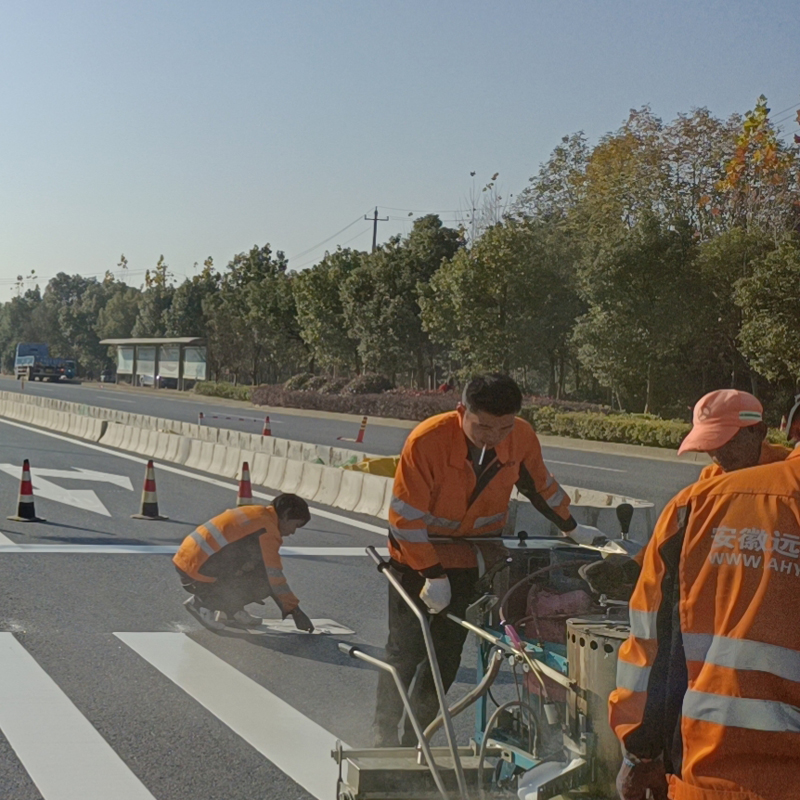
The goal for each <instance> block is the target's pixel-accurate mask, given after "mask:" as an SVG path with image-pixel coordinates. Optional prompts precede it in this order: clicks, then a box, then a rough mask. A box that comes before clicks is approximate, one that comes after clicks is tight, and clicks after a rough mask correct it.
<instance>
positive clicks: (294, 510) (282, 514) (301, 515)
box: [272, 494, 311, 525]
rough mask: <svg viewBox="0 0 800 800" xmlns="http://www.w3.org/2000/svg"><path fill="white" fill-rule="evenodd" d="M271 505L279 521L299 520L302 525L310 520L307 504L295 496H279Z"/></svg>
mask: <svg viewBox="0 0 800 800" xmlns="http://www.w3.org/2000/svg"><path fill="white" fill-rule="evenodd" d="M272 505H273V506H274V507H275V511H276V512H277V514H278V517H279V518H280V519H299V520H302V521H303V525H305V524H306V522H308V521H309V520H310V519H311V512H310V511H309V510H308V503H306V501H305V500H303V498H302V497H298V496H297V495H296V494H279V495H278V496H277V497H276V498H275V499H274V500H273V501H272Z"/></svg>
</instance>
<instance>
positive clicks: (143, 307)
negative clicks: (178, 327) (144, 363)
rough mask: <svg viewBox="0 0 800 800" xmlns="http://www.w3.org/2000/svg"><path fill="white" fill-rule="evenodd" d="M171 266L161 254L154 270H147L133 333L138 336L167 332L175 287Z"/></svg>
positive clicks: (152, 335) (158, 334) (160, 334)
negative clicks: (168, 315)
mask: <svg viewBox="0 0 800 800" xmlns="http://www.w3.org/2000/svg"><path fill="white" fill-rule="evenodd" d="M172 281H173V276H172V273H171V272H170V271H169V266H168V265H167V263H166V261H164V256H163V255H162V256H160V257H159V259H158V263H157V264H156V266H155V269H153V270H147V271H146V272H145V276H144V283H145V290H144V292H142V296H141V297H140V298H139V313H138V316H137V317H136V324H135V325H134V326H133V331H132V335H133V336H138V337H159V336H165V335H166V332H167V314H168V312H169V308H170V306H171V305H172V297H173V295H174V294H175V287H174V286H173V284H172Z"/></svg>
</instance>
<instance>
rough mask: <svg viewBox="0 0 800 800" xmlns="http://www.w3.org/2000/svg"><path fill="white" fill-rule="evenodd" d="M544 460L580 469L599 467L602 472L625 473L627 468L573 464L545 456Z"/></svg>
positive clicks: (548, 462)
mask: <svg viewBox="0 0 800 800" xmlns="http://www.w3.org/2000/svg"><path fill="white" fill-rule="evenodd" d="M545 462H546V463H547V464H562V465H563V466H565V467H581V469H600V470H603V472H624V473H626V472H627V471H628V470H626V469H613V468H612V467H593V466H591V465H590V464H575V463H573V462H572V461H553V460H552V459H550V458H546V459H545Z"/></svg>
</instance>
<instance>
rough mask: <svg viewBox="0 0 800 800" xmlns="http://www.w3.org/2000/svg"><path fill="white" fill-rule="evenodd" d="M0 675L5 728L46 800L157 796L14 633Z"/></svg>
mask: <svg viewBox="0 0 800 800" xmlns="http://www.w3.org/2000/svg"><path fill="white" fill-rule="evenodd" d="M0 674H2V676H3V680H2V681H0V729H1V730H2V731H3V734H4V735H5V737H6V739H8V742H9V744H10V745H11V747H12V748H13V749H14V752H15V753H16V754H17V757H18V758H19V760H20V761H21V762H22V765H23V766H24V767H25V769H26V770H27V771H28V774H29V775H30V776H31V779H32V780H33V782H34V783H35V784H36V788H37V789H38V790H39V792H40V793H41V794H42V797H44V799H45V800H109V798H114V800H155V798H154V797H153V795H152V794H150V792H148V791H147V789H146V788H145V786H144V785H143V784H142V783H141V781H139V779H138V778H137V777H136V776H135V775H134V774H133V773H132V772H131V771H130V769H129V768H128V766H127V765H126V764H125V762H124V761H123V760H122V759H121V758H120V757H119V756H118V755H117V754H116V753H115V752H114V750H113V749H112V748H111V746H110V745H109V744H108V742H106V740H105V739H103V737H102V736H101V735H100V734H99V733H98V732H97V730H96V729H95V728H94V727H93V726H92V724H91V723H90V722H89V720H88V719H86V717H84V716H83V714H81V712H80V711H79V710H78V709H77V708H76V707H75V705H74V704H73V703H72V701H71V700H70V699H69V698H68V697H67V696H66V695H65V694H64V692H62V691H61V689H60V688H59V687H58V685H57V684H56V683H55V681H54V680H53V679H52V678H51V677H50V676H49V675H48V674H47V673H46V672H45V671H44V670H43V669H42V668H41V667H40V666H39V664H38V663H37V662H36V660H35V659H34V658H33V656H31V655H30V653H28V651H27V650H26V649H25V648H24V647H23V646H22V645H21V644H20V643H19V642H18V641H17V639H16V638H15V637H14V634H13V633H0Z"/></svg>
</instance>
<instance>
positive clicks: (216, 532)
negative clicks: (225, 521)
mask: <svg viewBox="0 0 800 800" xmlns="http://www.w3.org/2000/svg"><path fill="white" fill-rule="evenodd" d="M200 527H201V528H205V529H206V530H207V531H208V532H209V533H210V534H211V536H212V538H213V539H214V541H215V542H216V543H217V544H218V545H219V546H220V547H225V545H226V544H228V540H227V539H226V538H225V537H224V536H223V535H222V531H221V530H220V529H219V528H218V527H217V526H216V525H215V524H214V523H213V522H204V523H203V524H202V525H201V526H200Z"/></svg>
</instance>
